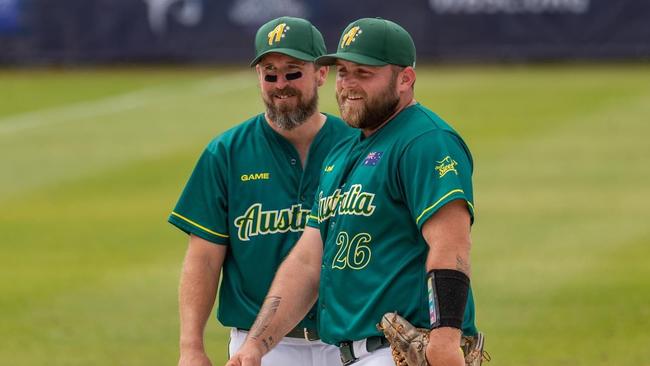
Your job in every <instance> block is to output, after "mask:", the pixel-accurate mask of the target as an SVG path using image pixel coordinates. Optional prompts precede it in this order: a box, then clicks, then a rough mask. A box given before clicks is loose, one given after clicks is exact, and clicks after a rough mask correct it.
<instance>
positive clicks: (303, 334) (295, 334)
mask: <svg viewBox="0 0 650 366" xmlns="http://www.w3.org/2000/svg"><path fill="white" fill-rule="evenodd" d="M285 337H289V338H302V339H306V340H308V341H317V340H319V339H320V336H319V335H318V331H317V330H316V329H308V328H299V327H295V328H293V329H291V330H290V331H289V333H287V334H286V335H285Z"/></svg>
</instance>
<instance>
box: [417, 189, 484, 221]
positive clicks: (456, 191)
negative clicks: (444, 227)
mask: <svg viewBox="0 0 650 366" xmlns="http://www.w3.org/2000/svg"><path fill="white" fill-rule="evenodd" d="M454 193H462V194H465V192H464V191H463V190H462V189H454V190H453V191H449V192H448V193H447V194H445V195H444V196H442V197H440V199H439V200H438V201H436V203H434V204H433V205H431V206H429V207H427V208H425V209H424V211H422V213H421V214H420V216H418V218H417V219H415V224H416V225H417V223H418V222H419V221H420V219H421V218H422V216H424V214H425V213H427V212H429V211H431V210H433V209H434V208H435V207H436V206H438V205H439V204H440V202H442V201H443V200H444V199H445V198H447V197H449V196H451V195H452V194H454ZM467 204H468V205H469V206H470V208H471V209H472V212H474V205H472V203H471V202H469V201H467Z"/></svg>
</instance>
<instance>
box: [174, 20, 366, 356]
mask: <svg viewBox="0 0 650 366" xmlns="http://www.w3.org/2000/svg"><path fill="white" fill-rule="evenodd" d="M325 52H326V49H325V43H324V41H323V37H322V35H321V33H320V32H319V31H318V30H317V29H316V28H315V27H314V26H313V25H312V24H311V23H309V22H308V21H306V20H303V19H298V18H291V17H282V18H278V19H274V20H272V21H270V22H268V23H266V24H264V25H263V26H262V27H261V28H260V29H259V30H258V32H257V35H256V37H255V58H254V60H253V61H252V62H251V66H252V67H254V68H255V71H256V73H257V76H258V78H259V85H260V91H261V96H262V100H263V102H264V105H265V106H266V111H265V112H264V113H261V114H258V115H256V116H253V117H252V118H250V119H248V120H247V121H244V122H243V123H241V124H239V125H237V126H236V127H234V128H232V129H230V130H228V131H226V132H224V133H223V134H221V135H219V136H217V137H216V138H214V139H213V140H212V141H211V142H210V143H209V144H208V145H207V147H206V148H205V150H204V152H203V154H202V155H201V157H200V158H199V160H198V163H197V164H196V167H195V169H194V171H193V172H192V175H191V177H190V178H189V181H188V182H187V185H186V186H185V188H184V190H183V193H182V195H181V196H180V199H179V201H178V203H177V205H176V207H175V208H174V210H173V211H172V213H171V215H170V216H169V222H170V223H171V224H173V225H174V226H176V227H178V228H179V229H180V230H182V231H184V232H185V233H187V234H189V245H188V249H187V253H186V256H185V261H184V265H183V271H182V276H181V283H180V289H179V293H180V294H179V306H180V318H181V332H180V360H179V362H178V364H179V365H180V366H190V365H191V366H205V365H211V362H210V360H209V359H208V356H207V354H206V352H205V347H204V338H203V330H204V328H205V325H206V322H207V319H208V318H209V316H210V313H211V311H212V307H213V305H214V302H215V297H216V293H217V286H218V284H219V277H220V274H221V272H222V270H223V275H221V286H220V288H219V306H218V311H217V318H218V320H219V321H220V322H221V324H223V325H224V326H227V327H231V333H230V344H229V354H234V353H235V352H236V351H237V350H238V349H239V347H240V346H241V344H242V343H243V342H244V340H245V338H246V337H247V336H248V335H249V330H250V329H251V327H253V322H254V321H255V316H256V315H257V314H258V312H259V311H260V308H261V306H262V303H263V301H264V298H265V296H266V293H267V292H268V290H269V286H270V284H271V280H272V279H273V276H274V274H275V272H276V270H277V269H278V267H279V265H280V263H281V261H282V260H283V259H284V258H285V257H286V255H287V254H288V253H289V251H290V249H291V248H292V247H293V246H294V244H295V243H296V241H297V240H298V238H299V236H300V234H301V233H302V231H303V229H304V226H305V224H306V222H307V220H308V216H309V212H310V209H311V205H312V203H313V197H314V193H315V190H316V187H317V186H318V176H319V173H320V170H321V166H322V164H323V159H324V158H325V156H326V154H327V153H328V152H329V151H330V150H331V148H332V146H333V145H334V144H335V143H337V142H339V141H340V140H341V139H344V138H346V137H347V136H350V134H351V132H353V131H354V130H353V129H351V128H349V127H347V126H346V124H345V123H344V122H343V121H341V120H340V119H338V118H336V117H334V116H331V115H327V114H323V113H320V112H319V111H318V88H319V87H320V86H322V85H323V83H324V82H325V78H326V76H327V74H328V70H329V69H328V67H327V66H319V65H316V64H314V60H315V59H316V58H317V57H319V56H322V55H324V54H325ZM308 310H309V309H308ZM308 310H306V311H305V312H303V314H302V316H301V319H296V322H295V323H294V324H293V325H292V329H287V330H286V332H284V333H283V335H285V336H284V337H278V338H276V339H274V340H273V341H272V342H273V345H277V347H275V348H274V349H273V351H272V352H269V354H268V355H267V356H266V357H265V358H264V362H263V364H264V365H268V366H286V365H297V364H300V365H310V366H330V365H337V364H339V365H340V357H339V351H338V348H336V347H335V346H331V345H327V344H324V343H323V342H322V341H320V339H319V338H320V337H319V334H318V331H317V326H316V314H315V309H313V310H311V311H308ZM265 311H266V312H273V311H275V309H274V308H273V303H272V304H271V306H270V307H267V308H266V309H265V310H262V312H265ZM262 326H263V325H262ZM250 336H251V337H252V338H255V337H256V336H257V335H256V334H255V333H251V334H250ZM269 342H270V341H269Z"/></svg>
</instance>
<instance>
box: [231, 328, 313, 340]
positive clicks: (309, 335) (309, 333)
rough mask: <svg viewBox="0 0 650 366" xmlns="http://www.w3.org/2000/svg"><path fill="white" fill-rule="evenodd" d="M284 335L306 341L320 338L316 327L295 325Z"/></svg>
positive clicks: (246, 330)
mask: <svg viewBox="0 0 650 366" xmlns="http://www.w3.org/2000/svg"><path fill="white" fill-rule="evenodd" d="M237 329H239V330H243V331H245V332H248V329H242V328H237ZM285 337H289V338H302V339H306V340H308V341H317V340H319V339H320V337H319V336H318V331H317V330H316V329H307V328H299V327H295V328H293V329H291V330H290V331H289V333H287V335H285Z"/></svg>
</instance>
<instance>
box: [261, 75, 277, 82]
mask: <svg viewBox="0 0 650 366" xmlns="http://www.w3.org/2000/svg"><path fill="white" fill-rule="evenodd" d="M264 81H266V82H267V83H275V82H276V81H278V76H277V75H264Z"/></svg>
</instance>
